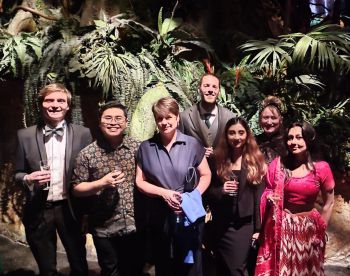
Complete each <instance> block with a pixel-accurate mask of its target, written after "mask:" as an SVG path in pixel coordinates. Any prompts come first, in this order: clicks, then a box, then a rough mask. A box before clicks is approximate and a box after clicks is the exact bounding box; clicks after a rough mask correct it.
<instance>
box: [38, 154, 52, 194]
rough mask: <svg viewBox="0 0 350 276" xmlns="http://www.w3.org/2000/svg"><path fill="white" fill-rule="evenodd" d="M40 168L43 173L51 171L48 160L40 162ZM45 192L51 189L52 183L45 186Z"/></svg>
mask: <svg viewBox="0 0 350 276" xmlns="http://www.w3.org/2000/svg"><path fill="white" fill-rule="evenodd" d="M39 166H40V170H41V171H50V165H49V163H48V162H47V160H40V161H39ZM43 187H44V188H43V190H45V191H47V190H49V189H50V181H48V182H46V183H44V184H43Z"/></svg>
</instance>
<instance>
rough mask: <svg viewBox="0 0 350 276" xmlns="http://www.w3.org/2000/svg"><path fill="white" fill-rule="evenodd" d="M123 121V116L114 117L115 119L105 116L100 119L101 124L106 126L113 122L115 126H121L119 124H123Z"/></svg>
mask: <svg viewBox="0 0 350 276" xmlns="http://www.w3.org/2000/svg"><path fill="white" fill-rule="evenodd" d="M125 119H126V118H125V117H123V116H116V117H113V116H106V117H102V121H103V123H107V124H111V123H113V122H114V121H115V122H116V123H117V124H121V123H124V121H125Z"/></svg>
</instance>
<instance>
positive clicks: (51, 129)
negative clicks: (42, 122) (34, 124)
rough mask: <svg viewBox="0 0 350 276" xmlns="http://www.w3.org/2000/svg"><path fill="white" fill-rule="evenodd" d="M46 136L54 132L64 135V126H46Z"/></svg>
mask: <svg viewBox="0 0 350 276" xmlns="http://www.w3.org/2000/svg"><path fill="white" fill-rule="evenodd" d="M44 130H45V137H48V136H52V135H54V134H56V135H58V136H63V127H57V128H50V127H48V126H45V128H44Z"/></svg>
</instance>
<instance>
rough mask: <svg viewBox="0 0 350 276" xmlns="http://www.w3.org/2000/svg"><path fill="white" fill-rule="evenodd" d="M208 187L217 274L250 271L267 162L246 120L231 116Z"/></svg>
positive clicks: (216, 155)
mask: <svg viewBox="0 0 350 276" xmlns="http://www.w3.org/2000/svg"><path fill="white" fill-rule="evenodd" d="M214 158H215V161H214V164H213V170H212V173H213V178H212V183H211V186H210V188H209V194H208V196H209V201H210V208H211V211H212V215H213V226H214V229H215V231H214V233H215V237H214V240H215V242H214V253H215V260H216V269H217V275H228V276H229V275H245V274H247V259H248V254H249V249H250V245H251V243H252V241H253V240H256V239H257V238H258V236H259V230H260V215H259V205H260V197H261V193H262V189H263V185H260V183H261V180H262V178H263V176H264V175H265V172H266V167H267V166H266V163H265V161H264V156H263V155H262V153H261V151H260V150H259V147H258V145H257V143H256V141H255V139H254V136H253V134H252V132H251V131H250V129H249V127H248V125H247V123H246V121H245V120H244V119H242V118H240V117H238V118H233V119H230V120H229V121H228V122H227V124H226V127H225V132H224V134H223V136H222V137H221V140H220V143H219V146H218V147H217V148H216V149H215V151H214Z"/></svg>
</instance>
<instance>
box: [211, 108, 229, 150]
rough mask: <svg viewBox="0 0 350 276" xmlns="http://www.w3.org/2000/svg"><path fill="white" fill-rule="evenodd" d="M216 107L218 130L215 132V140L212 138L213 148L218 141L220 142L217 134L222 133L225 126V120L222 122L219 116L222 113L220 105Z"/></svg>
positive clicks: (222, 119)
mask: <svg viewBox="0 0 350 276" xmlns="http://www.w3.org/2000/svg"><path fill="white" fill-rule="evenodd" d="M217 107H218V114H217V119H218V129H217V132H216V134H215V138H214V143H213V146H214V147H215V146H216V145H217V144H218V143H219V140H220V135H219V133H224V128H225V125H226V120H224V118H222V117H223V114H221V113H222V107H221V106H220V105H217Z"/></svg>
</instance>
